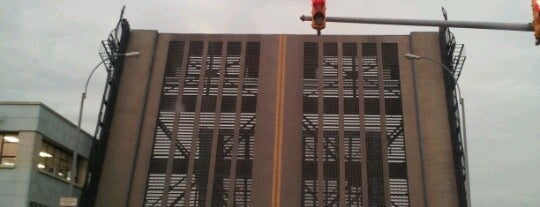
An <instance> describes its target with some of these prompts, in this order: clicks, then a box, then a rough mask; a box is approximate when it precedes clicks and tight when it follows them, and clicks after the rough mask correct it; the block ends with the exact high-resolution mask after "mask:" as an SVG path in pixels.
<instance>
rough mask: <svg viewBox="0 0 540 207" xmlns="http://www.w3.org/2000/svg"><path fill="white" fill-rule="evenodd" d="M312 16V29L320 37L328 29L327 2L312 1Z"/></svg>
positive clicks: (324, 0) (321, 0) (322, 0)
mask: <svg viewBox="0 0 540 207" xmlns="http://www.w3.org/2000/svg"><path fill="white" fill-rule="evenodd" d="M311 15H312V18H311V27H312V28H313V29H316V30H317V34H319V35H320V33H321V30H322V29H324V28H325V27H326V0H311Z"/></svg>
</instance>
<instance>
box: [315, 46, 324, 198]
mask: <svg viewBox="0 0 540 207" xmlns="http://www.w3.org/2000/svg"><path fill="white" fill-rule="evenodd" d="M318 43H319V50H318V52H319V54H318V60H319V68H317V70H319V73H318V74H317V78H318V81H317V86H318V90H317V95H318V98H317V102H318V103H317V114H318V119H319V121H318V123H317V206H324V205H323V203H324V199H323V196H324V194H323V192H324V147H323V146H324V128H323V127H324V125H323V118H324V97H323V91H324V82H323V81H324V80H323V63H324V61H323V58H324V53H323V51H324V44H323V41H322V40H321V39H319V41H318Z"/></svg>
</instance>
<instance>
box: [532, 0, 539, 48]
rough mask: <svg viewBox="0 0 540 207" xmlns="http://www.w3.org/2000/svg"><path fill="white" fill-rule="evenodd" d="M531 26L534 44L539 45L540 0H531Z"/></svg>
mask: <svg viewBox="0 0 540 207" xmlns="http://www.w3.org/2000/svg"><path fill="white" fill-rule="evenodd" d="M532 10H533V22H532V25H533V28H534V37H535V38H536V45H540V0H532Z"/></svg>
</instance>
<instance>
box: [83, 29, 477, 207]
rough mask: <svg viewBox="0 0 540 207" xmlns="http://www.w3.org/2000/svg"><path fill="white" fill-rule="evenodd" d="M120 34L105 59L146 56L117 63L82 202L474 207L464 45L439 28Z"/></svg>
mask: <svg viewBox="0 0 540 207" xmlns="http://www.w3.org/2000/svg"><path fill="white" fill-rule="evenodd" d="M123 24H127V21H125V20H124V22H123ZM123 28H124V30H123V35H122V39H121V40H115V39H112V40H110V41H107V42H108V43H111V42H114V44H113V45H108V46H107V44H105V45H106V48H108V49H106V50H107V51H109V50H111V51H112V52H110V53H109V54H108V55H109V56H110V57H111V58H115V56H114V54H115V52H117V53H123V52H133V51H139V52H141V55H140V56H138V57H128V58H121V59H114V60H113V61H111V66H110V67H111V68H113V69H114V70H115V72H114V73H113V77H112V78H111V80H113V81H111V83H110V84H111V85H110V87H111V88H112V89H111V91H112V92H110V93H109V94H108V95H106V96H104V97H108V99H109V100H111V101H106V102H104V103H106V105H105V106H106V108H108V110H107V113H106V114H109V115H110V116H106V117H108V118H105V119H104V120H103V121H102V122H101V123H109V124H100V125H102V126H103V129H102V130H103V131H104V133H102V134H101V136H100V142H101V144H102V145H104V146H106V147H97V148H96V149H97V151H96V152H95V155H96V156H97V157H99V158H100V159H99V160H101V161H100V162H95V163H91V164H90V168H91V170H90V171H91V172H90V173H92V175H93V176H92V177H93V178H96V177H98V178H99V179H94V180H93V181H94V183H91V184H90V186H89V187H88V190H87V191H85V195H84V197H83V198H82V199H83V203H82V204H83V205H87V206H93V205H95V206H420V207H422V206H467V205H468V204H467V203H468V201H467V200H468V198H467V197H468V190H467V185H466V182H468V180H467V179H466V178H467V177H466V176H467V175H466V169H465V162H466V158H465V157H464V153H463V146H462V144H461V135H460V131H461V129H460V125H459V123H460V122H459V113H458V111H457V99H456V96H455V91H454V85H453V83H454V82H453V78H456V77H459V73H460V71H461V66H462V63H463V58H462V57H461V56H460V55H459V53H460V51H461V50H460V49H461V48H462V47H460V45H456V44H455V40H454V38H453V36H452V35H451V33H450V32H449V31H448V30H447V29H444V28H442V29H441V32H440V33H437V32H413V33H411V34H410V35H390V36H377V35H367V36H362V35H324V36H314V35H227V34H169V33H165V34H164V33H159V32H157V31H154V30H131V31H130V30H129V27H125V26H124V27H123ZM126 28H127V30H126ZM116 41H119V42H116ZM119 45H120V46H119ZM114 49H116V50H117V51H114ZM406 53H414V54H417V55H420V56H424V57H429V58H432V59H433V60H436V61H440V62H442V63H444V64H446V65H448V66H449V67H451V68H452V70H453V71H452V73H453V74H452V75H449V74H446V73H445V72H444V71H443V70H442V68H441V66H440V65H438V64H434V63H433V62H428V61H420V60H417V61H410V60H408V59H406V58H405V57H404V54H406ZM456 54H458V55H456ZM111 103H114V104H111ZM111 114H112V115H113V116H112V115H111ZM92 169H93V170H92Z"/></svg>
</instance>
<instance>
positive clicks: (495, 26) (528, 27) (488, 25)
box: [300, 15, 534, 32]
mask: <svg viewBox="0 0 540 207" xmlns="http://www.w3.org/2000/svg"><path fill="white" fill-rule="evenodd" d="M300 20H302V21H311V20H312V17H311V16H306V15H302V16H301V17H300ZM326 21H327V22H340V23H358V24H391V25H410V26H433V27H454V28H471V29H491V30H510V31H524V32H531V31H534V28H533V25H532V24H531V23H528V24H516V23H501V22H473V21H447V20H421V19H383V18H350V17H326Z"/></svg>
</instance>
